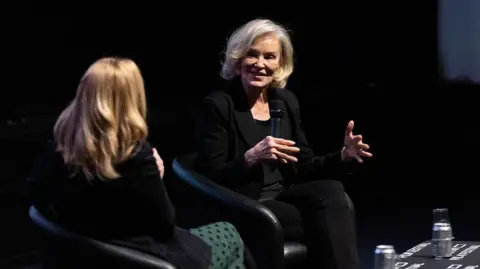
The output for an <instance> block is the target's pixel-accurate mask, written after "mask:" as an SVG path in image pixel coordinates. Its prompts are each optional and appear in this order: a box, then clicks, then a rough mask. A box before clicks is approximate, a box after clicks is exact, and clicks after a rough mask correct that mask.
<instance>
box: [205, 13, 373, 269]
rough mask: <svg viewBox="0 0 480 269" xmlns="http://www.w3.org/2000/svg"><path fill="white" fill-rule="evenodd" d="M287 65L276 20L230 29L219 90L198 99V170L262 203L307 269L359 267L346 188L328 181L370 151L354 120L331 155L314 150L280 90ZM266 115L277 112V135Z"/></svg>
mask: <svg viewBox="0 0 480 269" xmlns="http://www.w3.org/2000/svg"><path fill="white" fill-rule="evenodd" d="M293 69H294V66H293V46H292V42H291V40H290V37H289V35H288V33H287V31H286V30H285V28H284V27H282V26H281V25H279V24H276V23H274V22H272V21H270V20H266V19H255V20H252V21H250V22H248V23H246V24H244V25H243V26H241V27H240V28H238V29H237V30H236V31H234V33H233V34H232V35H231V37H230V39H229V40H228V44H227V49H226V53H225V60H224V62H223V66H222V71H221V76H222V77H223V78H224V79H225V80H226V85H225V88H224V89H221V90H219V91H214V92H212V93H211V94H209V95H208V96H207V97H206V98H205V99H204V101H203V121H202V123H201V139H200V144H199V149H198V150H199V156H198V159H197V161H196V167H197V169H198V170H199V171H200V172H201V173H203V174H204V175H206V176H207V177H209V178H211V179H213V180H215V181H216V182H218V183H220V184H223V185H224V186H227V187H229V188H231V189H233V190H235V191H237V192H240V193H242V194H244V195H247V196H249V197H250V198H252V199H255V200H259V201H260V202H261V203H263V204H264V205H265V206H267V207H268V208H269V209H270V210H271V211H272V212H273V213H274V214H275V215H276V217H277V218H278V220H279V221H280V223H281V224H282V226H283V229H284V231H285V235H284V236H285V240H298V241H300V240H301V241H305V242H306V243H307V244H308V247H309V251H308V253H309V261H308V264H309V265H310V266H311V267H312V268H313V267H315V268H332V269H333V268H339V269H357V268H360V267H359V266H360V265H359V264H360V262H359V257H358V253H357V246H356V244H357V243H356V233H355V223H354V220H353V218H352V215H351V213H350V209H349V204H348V201H347V199H346V197H345V194H344V187H343V185H342V183H341V182H339V181H337V180H332V179H328V178H330V177H331V176H332V175H333V174H334V172H335V171H338V170H341V168H342V163H345V162H348V161H349V160H357V161H358V162H363V158H366V157H371V156H372V154H371V153H369V152H368V151H367V150H368V148H369V146H368V145H367V144H364V143H363V139H362V136H361V135H353V133H352V132H353V124H354V123H353V121H350V122H349V123H348V124H347V127H346V132H345V137H344V144H343V145H342V146H339V150H338V151H337V152H333V153H330V154H326V155H324V156H317V155H315V154H314V152H313V150H312V148H311V147H310V146H309V144H308V142H307V139H306V136H305V134H304V132H303V130H302V127H301V126H302V125H301V116H300V107H299V103H298V101H297V98H296V97H295V95H294V94H293V93H292V92H291V91H289V90H287V89H286V88H285V87H286V85H287V80H288V78H289V77H290V75H291V74H292V72H293ZM272 111H273V112H272ZM272 113H277V114H278V113H280V116H283V118H282V121H281V126H280V127H279V130H278V132H277V133H276V134H275V135H273V134H272V133H271V125H272V121H271V118H272V117H273V116H274V115H273V114H272ZM276 116H278V115H275V117H276Z"/></svg>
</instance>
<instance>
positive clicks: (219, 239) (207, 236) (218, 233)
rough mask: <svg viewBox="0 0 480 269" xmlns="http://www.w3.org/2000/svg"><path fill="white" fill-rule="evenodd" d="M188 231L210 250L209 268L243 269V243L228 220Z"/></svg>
mask: <svg viewBox="0 0 480 269" xmlns="http://www.w3.org/2000/svg"><path fill="white" fill-rule="evenodd" d="M190 232H191V233H192V234H194V235H196V236H198V237H200V238H201V239H202V240H203V241H204V242H205V243H207V244H208V245H209V246H210V248H211V250H212V260H211V264H210V267H209V269H216V268H228V269H243V268H245V267H244V263H243V261H244V245H243V241H242V238H241V237H240V234H239V233H238V231H237V230H236V229H235V227H234V226H233V225H232V224H230V223H228V222H216V223H212V224H209V225H205V226H201V227H197V228H194V229H190Z"/></svg>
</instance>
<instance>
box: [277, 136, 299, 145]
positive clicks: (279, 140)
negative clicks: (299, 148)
mask: <svg viewBox="0 0 480 269" xmlns="http://www.w3.org/2000/svg"><path fill="white" fill-rule="evenodd" d="M274 140H275V142H276V143H277V144H280V145H287V146H293V145H295V142H294V141H292V140H287V139H283V138H274Z"/></svg>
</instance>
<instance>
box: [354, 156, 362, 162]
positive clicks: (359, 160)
mask: <svg viewBox="0 0 480 269" xmlns="http://www.w3.org/2000/svg"><path fill="white" fill-rule="evenodd" d="M355 159H357V162H359V163H363V159H362V158H360V156H358V155H357V156H355Z"/></svg>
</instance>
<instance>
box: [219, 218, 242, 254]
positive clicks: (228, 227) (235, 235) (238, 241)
mask: <svg viewBox="0 0 480 269" xmlns="http://www.w3.org/2000/svg"><path fill="white" fill-rule="evenodd" d="M222 226H223V230H224V234H225V235H224V236H225V239H229V240H231V243H232V244H234V245H235V246H236V247H239V248H243V240H242V237H241V236H240V233H239V232H238V230H237V228H235V226H233V224H231V223H229V222H222ZM228 237H230V238H228Z"/></svg>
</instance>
